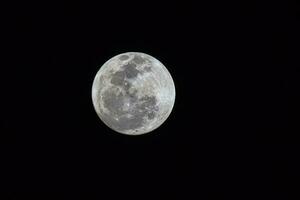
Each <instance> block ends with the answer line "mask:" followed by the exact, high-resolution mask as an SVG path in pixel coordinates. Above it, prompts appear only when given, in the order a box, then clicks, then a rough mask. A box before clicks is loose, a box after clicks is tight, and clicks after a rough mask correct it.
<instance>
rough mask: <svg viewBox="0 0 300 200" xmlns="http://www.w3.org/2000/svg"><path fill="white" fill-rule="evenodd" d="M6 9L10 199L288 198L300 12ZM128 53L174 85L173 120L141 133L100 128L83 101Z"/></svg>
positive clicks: (114, 6) (250, 7)
mask: <svg viewBox="0 0 300 200" xmlns="http://www.w3.org/2000/svg"><path fill="white" fill-rule="evenodd" d="M6 11H7V12H5V14H4V17H3V19H4V22H3V29H2V31H3V33H4V37H3V38H2V39H3V46H2V47H4V50H5V53H4V54H3V55H4V59H3V61H2V62H3V65H2V68H1V69H2V70H1V71H2V73H1V75H2V78H1V80H2V81H3V84H2V85H3V86H4V89H3V91H4V93H3V94H4V95H3V96H2V98H1V99H2V100H4V101H3V102H4V103H2V106H3V109H1V110H2V114H3V115H2V117H3V119H2V120H1V121H2V122H1V129H2V130H3V131H2V130H1V132H2V133H1V152H2V153H1V154H3V156H2V163H3V164H2V165H4V171H3V172H4V173H3V174H4V178H3V180H4V182H5V186H6V187H5V188H7V189H5V190H6V191H8V192H15V193H10V194H9V195H8V196H10V197H9V198H10V199H24V198H23V197H24V196H23V195H25V196H26V197H27V196H30V197H31V198H33V197H37V198H42V199H45V198H49V199H50V198H51V199H53V197H57V196H60V194H62V195H61V196H60V197H63V198H66V199H68V198H73V199H74V198H78V199H81V198H82V199H83V198H87V197H88V198H97V199H99V198H100V199H106V198H105V196H106V195H107V194H108V195H112V196H115V195H117V196H122V197H123V198H129V197H132V196H138V193H139V194H140V193H141V194H142V195H145V196H148V195H150V196H153V197H155V198H156V199H160V198H162V196H163V195H167V196H169V195H170V196H172V197H180V198H181V199H191V198H192V197H194V196H197V197H198V196H199V197H200V198H204V199H215V198H218V199H228V198H232V197H240V199H245V198H253V197H257V196H258V195H260V196H261V197H263V198H265V199H268V197H271V196H276V197H279V198H282V199H292V196H293V195H292V194H293V192H294V191H296V188H297V187H299V183H296V180H297V179H298V178H299V172H298V170H297V169H298V168H299V164H297V162H296V161H295V159H296V158H297V155H298V152H299V136H298V134H299V130H300V129H299V126H298V125H299V119H300V118H299V111H300V107H299V104H298V102H299V80H298V77H299V69H298V66H299V61H298V59H297V57H298V55H299V47H298V45H299V39H298V38H297V35H298V33H299V31H298V28H297V27H299V5H297V4H296V2H285V3H279V2H274V1H272V2H271V3H266V2H262V1H251V2H250V3H245V2H243V3H238V2H230V3H229V2H222V1H215V2H205V3H204V2H203V3H201V2H200V3H197V4H196V3H188V2H182V3H177V2H172V3H163V2H162V1H160V2H155V1H140V2H132V1H124V2H117V1H110V2H109V3H108V2H102V1H101V2H100V1H99V2H98V3H87V2H85V1H82V2H80V3H78V2H76V3H74V2H72V3H67V2H64V1H60V3H53V2H49V3H45V2H43V3H28V2H26V3H22V4H17V3H16V4H12V5H7V9H6ZM128 51H140V52H144V53H147V54H150V55H152V56H154V57H156V58H157V59H159V60H160V61H161V62H162V63H164V64H165V66H166V67H167V68H168V70H169V71H170V73H171V74H172V76H173V79H174V82H175V86H176V95H177V96H176V102H175V106H174V109H173V112H172V114H171V115H170V117H169V118H168V120H167V121H166V122H165V123H164V124H163V125H162V126H161V127H160V128H158V129H157V130H155V131H154V132H153V133H151V134H147V135H144V136H140V137H129V136H125V135H120V134H117V133H115V132H113V131H112V130H110V129H109V128H107V127H106V126H105V125H104V124H103V123H102V122H101V121H100V120H99V118H98V117H97V115H96V113H95V111H94V108H93V105H92V100H91V87H92V81H93V78H94V76H95V74H96V72H97V71H98V69H99V67H100V66H101V65H102V64H103V63H104V62H105V61H106V60H108V59H109V58H111V57H113V56H114V55H116V54H119V53H122V52H128ZM45 191H47V192H48V193H46V192H45ZM136 191H139V192H136ZM60 192H62V193H60ZM31 195H32V196H31ZM298 195H299V194H298ZM141 197H143V196H141Z"/></svg>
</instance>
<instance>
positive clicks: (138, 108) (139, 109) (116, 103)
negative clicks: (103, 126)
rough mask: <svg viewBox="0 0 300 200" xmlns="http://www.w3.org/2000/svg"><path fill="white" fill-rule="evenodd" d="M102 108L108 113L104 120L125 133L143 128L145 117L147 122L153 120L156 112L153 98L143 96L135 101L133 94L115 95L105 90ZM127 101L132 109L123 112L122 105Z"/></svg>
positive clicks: (156, 108) (111, 91)
mask: <svg viewBox="0 0 300 200" xmlns="http://www.w3.org/2000/svg"><path fill="white" fill-rule="evenodd" d="M102 98H103V102H104V107H105V108H106V109H107V110H108V111H109V112H110V114H109V115H108V114H106V115H105V118H104V120H105V121H106V122H107V123H108V124H110V125H112V126H113V127H115V128H116V129H117V130H118V131H127V130H133V129H138V128H141V127H143V125H144V122H145V119H144V117H145V116H147V118H148V119H149V120H152V119H154V117H155V112H156V111H158V107H157V106H156V102H157V100H156V98H155V97H154V96H144V97H142V98H140V99H137V97H136V95H135V94H131V95H123V94H119V95H116V94H115V92H114V91H113V90H106V91H105V92H104V93H103V96H102ZM126 99H129V102H130V105H131V107H132V108H133V109H130V110H126V111H125V110H124V109H123V108H124V105H125V103H126V102H127V101H128V100H127V101H126Z"/></svg>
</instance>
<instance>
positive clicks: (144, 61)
mask: <svg viewBox="0 0 300 200" xmlns="http://www.w3.org/2000/svg"><path fill="white" fill-rule="evenodd" d="M92 100H93V105H94V108H95V110H96V113H97V114H98V116H99V118H100V119H101V120H102V121H103V122H104V124H106V125H107V126H108V127H110V128H111V129H113V130H114V131H116V132H119V133H123V134H127V135H141V134H145V133H149V132H151V131H153V130H154V129H156V128H158V127H159V126H160V125H161V124H163V123H164V122H165V120H166V119H167V118H168V117H169V115H170V113H171V111H172V109H173V106H174V102H175V86H174V82H173V79H172V77H171V75H170V73H169V72H168V70H167V68H166V67H165V66H164V65H163V64H162V63H161V62H160V61H159V60H157V59H155V58H154V57H152V56H150V55H147V54H145V53H139V52H127V53H122V54H119V55H116V56H114V57H113V58H111V59H109V60H108V61H107V62H106V63H104V64H103V66H102V67H101V68H100V70H99V71H98V72H97V74H96V76H95V79H94V82H93V86H92Z"/></svg>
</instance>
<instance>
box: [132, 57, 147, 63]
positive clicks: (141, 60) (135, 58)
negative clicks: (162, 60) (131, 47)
mask: <svg viewBox="0 0 300 200" xmlns="http://www.w3.org/2000/svg"><path fill="white" fill-rule="evenodd" d="M132 61H133V62H135V63H136V64H142V63H144V62H145V59H144V58H142V57H141V56H139V55H134V58H133V59H132Z"/></svg>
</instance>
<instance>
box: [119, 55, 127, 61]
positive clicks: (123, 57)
mask: <svg viewBox="0 0 300 200" xmlns="http://www.w3.org/2000/svg"><path fill="white" fill-rule="evenodd" d="M128 58H129V56H127V55H121V56H120V57H119V59H120V60H121V61H124V60H127V59H128Z"/></svg>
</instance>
